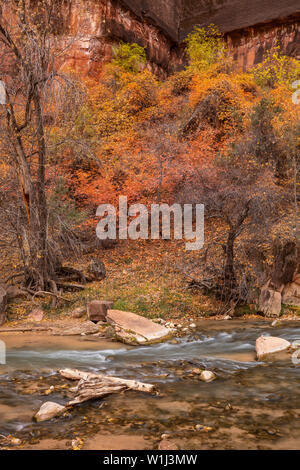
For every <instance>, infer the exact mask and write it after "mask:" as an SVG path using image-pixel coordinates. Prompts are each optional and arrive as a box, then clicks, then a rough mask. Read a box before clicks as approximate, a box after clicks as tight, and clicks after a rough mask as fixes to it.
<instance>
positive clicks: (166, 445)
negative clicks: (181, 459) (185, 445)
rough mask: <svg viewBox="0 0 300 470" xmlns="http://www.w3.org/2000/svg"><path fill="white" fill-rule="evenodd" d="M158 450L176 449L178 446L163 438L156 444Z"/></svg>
mask: <svg viewBox="0 0 300 470" xmlns="http://www.w3.org/2000/svg"><path fill="white" fill-rule="evenodd" d="M158 450H178V446H177V445H176V444H175V442H172V441H169V440H168V439H163V440H162V441H160V443H159V445H158Z"/></svg>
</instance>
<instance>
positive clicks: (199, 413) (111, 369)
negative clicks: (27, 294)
mask: <svg viewBox="0 0 300 470" xmlns="http://www.w3.org/2000/svg"><path fill="white" fill-rule="evenodd" d="M262 334H266V335H270V334H271V335H273V336H279V337H281V338H285V339H287V340H289V341H295V340H299V339H300V328H299V322H284V323H283V324H282V326H279V327H276V328H272V327H271V326H270V322H265V321H256V322H247V323H246V322H245V321H242V320H241V321H230V322H228V321H227V322H226V321H204V322H200V323H199V324H198V327H197V331H195V333H193V334H191V335H190V336H187V337H185V338H180V339H178V340H177V342H175V341H170V342H167V343H162V344H157V345H153V346H148V347H135V348H132V347H127V346H125V345H122V344H120V343H116V342H111V341H107V340H103V339H99V338H95V337H88V336H87V337H71V338H70V337H53V336H47V335H42V334H35V335H33V334H31V335H30V334H26V333H23V334H19V335H11V334H7V335H4V334H2V336H0V339H1V340H2V341H4V342H5V343H6V346H7V360H6V365H2V366H1V365H0V434H1V435H3V436H8V435H13V436H15V437H17V438H20V439H21V440H22V443H23V444H22V446H21V447H22V448H54V449H55V448H70V446H71V441H72V439H74V436H75V437H76V436H79V437H80V438H81V439H82V441H83V442H84V446H83V448H86V449H115V448H116V449H139V448H141V449H155V448H157V445H158V443H159V441H160V436H161V435H162V434H164V433H169V436H170V439H172V440H173V441H174V442H175V443H176V445H178V447H179V448H181V449H287V448H293V449H299V448H300V420H299V417H300V390H299V380H300V366H299V365H295V364H293V362H292V361H291V357H290V356H284V357H280V358H276V360H273V361H268V362H258V361H256V360H255V341H256V339H257V338H258V337H259V336H260V335H262ZM65 367H71V368H79V369H83V370H90V371H95V372H97V371H100V372H104V373H105V374H107V375H114V376H117V377H125V378H134V379H137V380H140V381H142V382H148V383H154V384H156V385H157V387H158V389H159V390H160V394H159V395H157V396H152V395H150V396H149V395H146V394H143V393H138V392H133V391H129V392H126V393H124V394H122V395H113V396H110V397H107V398H105V399H103V400H96V401H93V402H89V403H86V404H83V405H81V406H77V407H75V408H74V409H73V410H71V411H70V413H69V414H68V415H67V416H64V417H60V418H57V419H54V420H52V421H51V422H44V423H35V422H33V420H32V416H33V414H34V413H35V412H36V411H37V410H38V409H39V407H40V406H41V404H42V403H44V402H45V401H49V400H50V401H55V402H57V403H61V404H64V403H66V402H67V401H68V396H69V388H70V387H71V386H72V384H70V385H68V381H66V380H65V379H62V378H61V377H60V375H59V374H58V373H57V370H58V369H61V368H65ZM195 368H196V369H197V368H203V369H204V368H205V369H209V370H212V371H214V372H215V373H216V375H217V379H216V380H215V381H214V382H211V383H205V382H202V381H200V380H199V377H198V376H197V374H195V373H194V372H193V370H194V369H195ZM66 384H67V385H66ZM51 385H54V386H55V390H54V391H53V392H52V393H51V394H50V395H46V393H47V392H46V391H47V390H48V391H49V388H50V386H51ZM197 425H203V426H204V427H203V430H201V428H200V430H199V426H198V430H196V426H197Z"/></svg>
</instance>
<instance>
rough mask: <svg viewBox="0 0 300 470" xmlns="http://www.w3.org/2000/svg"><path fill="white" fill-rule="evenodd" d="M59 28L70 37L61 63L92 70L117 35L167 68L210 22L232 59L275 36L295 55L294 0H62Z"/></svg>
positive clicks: (248, 56) (298, 7) (245, 56)
mask: <svg viewBox="0 0 300 470" xmlns="http://www.w3.org/2000/svg"><path fill="white" fill-rule="evenodd" d="M61 17H62V19H63V23H64V34H65V35H66V36H69V37H76V38H77V39H76V40H75V41H74V44H73V46H72V48H71V50H69V51H68V57H67V59H66V60H67V63H68V65H71V66H72V67H74V68H75V69H76V70H81V71H84V69H86V70H87V71H88V72H90V73H93V72H96V71H97V70H98V69H99V67H101V64H102V63H103V61H106V60H109V59H110V57H111V50H112V45H113V44H114V43H116V42H118V41H120V40H123V41H127V42H137V43H138V44H140V45H142V46H144V47H146V49H147V54H148V58H149V61H150V63H151V64H152V68H153V69H154V71H157V72H161V71H163V72H171V71H173V70H175V69H177V68H179V67H180V66H181V65H182V64H183V63H184V55H183V51H182V47H181V46H180V45H181V43H182V41H183V40H184V38H185V37H186V35H187V34H188V33H189V32H190V31H191V30H192V29H193V28H194V26H195V25H202V26H204V25H208V24H211V23H214V24H216V25H217V26H218V27H219V28H220V29H221V31H223V32H224V33H225V35H226V37H227V39H228V43H229V45H230V48H231V49H232V51H233V53H234V56H235V59H236V60H237V62H238V63H239V65H240V66H241V67H243V68H244V69H247V68H249V67H251V66H252V65H253V64H256V63H258V62H260V61H261V59H262V56H263V54H264V51H266V50H268V49H270V47H271V46H272V45H273V44H274V43H275V42H277V43H278V44H279V45H280V46H281V47H282V49H283V51H284V53H286V54H287V55H291V56H293V57H300V33H299V31H300V28H299V25H300V4H299V1H298V0H285V1H284V2H283V1H282V0H248V1H246V0H164V1H162V0H84V1H83V0H68V1H66V2H65V6H64V11H63V12H62V16H61Z"/></svg>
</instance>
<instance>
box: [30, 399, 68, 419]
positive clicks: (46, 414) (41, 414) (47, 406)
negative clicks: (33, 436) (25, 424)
mask: <svg viewBox="0 0 300 470" xmlns="http://www.w3.org/2000/svg"><path fill="white" fill-rule="evenodd" d="M66 409H67V408H66V407H65V406H62V405H59V404H58V403H54V402H52V401H47V402H46V403H43V405H42V406H41V408H40V409H39V411H38V412H37V413H36V414H35V416H34V418H35V420H36V421H37V422H38V423H39V422H40V421H48V420H49V419H52V418H55V416H61V415H62V414H63V413H64V412H65V411H66Z"/></svg>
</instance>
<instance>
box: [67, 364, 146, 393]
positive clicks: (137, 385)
mask: <svg viewBox="0 0 300 470" xmlns="http://www.w3.org/2000/svg"><path fill="white" fill-rule="evenodd" d="M59 373H60V375H61V376H62V377H65V378H66V379H70V380H83V381H90V380H93V379H97V380H98V381H99V382H104V383H105V384H107V383H111V384H115V385H121V386H126V387H127V389H129V390H136V391H138V392H147V393H153V392H155V386H154V385H152V384H146V383H143V382H138V381H136V380H129V379H121V378H118V377H111V376H107V375H103V374H94V373H92V372H83V371H81V370H77V369H62V370H60V371H59Z"/></svg>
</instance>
